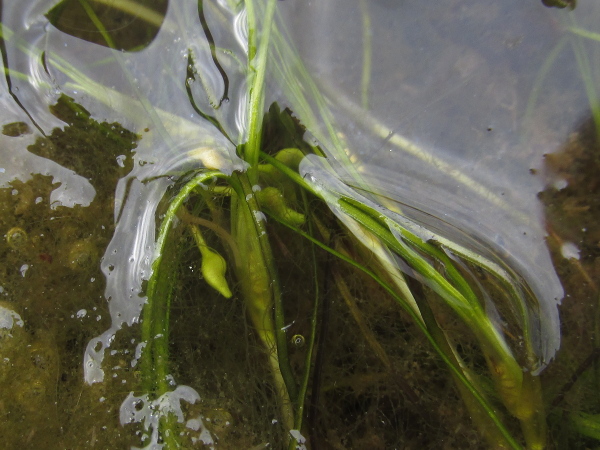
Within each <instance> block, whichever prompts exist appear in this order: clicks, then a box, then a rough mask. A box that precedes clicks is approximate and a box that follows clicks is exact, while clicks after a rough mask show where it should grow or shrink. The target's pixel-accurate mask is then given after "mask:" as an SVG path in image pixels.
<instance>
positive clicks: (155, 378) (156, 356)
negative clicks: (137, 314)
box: [140, 171, 224, 448]
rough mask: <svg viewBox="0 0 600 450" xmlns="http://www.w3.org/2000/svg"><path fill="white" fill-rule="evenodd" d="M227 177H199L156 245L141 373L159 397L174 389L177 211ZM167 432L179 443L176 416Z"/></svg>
mask: <svg viewBox="0 0 600 450" xmlns="http://www.w3.org/2000/svg"><path fill="white" fill-rule="evenodd" d="M223 176H224V175H223V174H222V173H220V172H216V171H206V172H203V173H201V174H199V175H197V176H195V177H194V178H193V179H192V180H191V181H189V182H188V183H187V184H186V185H185V186H184V187H183V188H182V189H181V190H180V191H179V193H178V194H177V195H176V196H175V197H174V198H173V200H172V201H171V203H170V204H169V208H168V209H167V212H166V213H165V217H164V219H163V221H162V223H161V226H160V229H159V233H158V239H157V241H156V244H155V250H154V254H155V257H154V261H153V262H152V275H151V276H150V279H149V280H148V287H147V290H146V296H147V300H146V303H145V305H144V308H143V311H142V342H143V344H144V349H143V351H142V354H141V361H140V370H141V374H142V385H143V387H144V390H145V392H147V393H149V394H150V395H153V396H154V397H155V398H158V397H160V396H161V395H162V394H164V393H165V392H167V391H169V390H170V386H169V382H168V375H169V345H168V343H169V312H170V302H171V296H172V294H173V288H174V285H175V283H176V277H175V270H176V264H174V262H175V261H176V252H177V250H178V248H177V245H175V242H176V241H173V240H172V239H169V238H168V236H169V232H170V231H171V228H172V225H173V221H174V220H175V217H176V214H177V210H178V209H179V208H180V207H181V205H182V204H183V202H184V201H185V199H186V198H187V197H188V195H189V194H190V193H191V192H192V191H193V190H194V189H195V188H196V187H197V186H199V185H200V184H202V183H203V182H205V181H206V180H209V179H211V178H214V177H223ZM163 427H164V428H163V430H164V433H163V434H164V435H165V439H167V441H169V442H170V441H172V440H176V439H177V436H178V433H176V432H175V429H174V427H175V422H174V418H173V417H165V418H164V420H163ZM169 448H177V443H176V442H170V444H169Z"/></svg>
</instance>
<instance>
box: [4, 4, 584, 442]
mask: <svg viewBox="0 0 600 450" xmlns="http://www.w3.org/2000/svg"><path fill="white" fill-rule="evenodd" d="M581 3H582V4H581V5H580V6H579V7H578V9H577V10H576V11H575V17H576V19H575V20H576V21H581V22H582V23H584V22H585V20H586V18H589V17H592V16H593V13H594V12H595V11H594V10H593V5H591V4H590V3H587V4H586V3H583V2H581ZM52 6H53V4H52V2H19V3H18V4H17V3H16V2H15V3H13V4H11V5H5V6H3V11H2V18H3V22H4V24H5V25H6V26H7V27H8V28H9V29H10V30H11V31H12V32H14V33H15V35H14V36H13V37H12V38H11V40H7V41H6V43H5V48H6V50H5V66H7V67H8V68H9V69H11V70H13V71H14V74H12V75H11V76H8V77H5V78H3V81H2V82H3V83H4V84H3V88H2V102H3V105H5V107H4V108H3V112H2V120H3V124H8V123H13V122H24V123H26V124H28V126H29V129H30V130H31V132H30V133H26V134H24V135H21V136H18V137H9V136H5V135H2V136H1V137H0V144H1V145H2V149H1V152H2V153H1V154H2V163H1V167H2V169H4V170H3V171H2V173H0V183H2V185H3V187H7V188H8V187H12V186H13V184H11V183H14V181H15V180H19V181H21V182H26V181H28V180H29V179H30V176H31V174H42V175H46V176H50V177H52V182H53V183H60V185H58V186H57V187H56V188H54V189H52V190H51V191H50V192H49V194H48V198H47V203H48V208H50V210H60V208H76V207H88V206H89V205H90V204H92V203H93V202H94V200H95V199H97V198H98V196H100V195H101V194H100V192H98V189H99V187H98V186H97V185H95V184H93V183H92V182H91V181H90V177H89V176H87V177H86V176H82V175H80V174H79V173H78V168H77V167H75V166H70V165H69V164H67V163H62V164H61V163H59V162H57V161H56V160H53V159H52V158H47V157H43V156H38V155H37V154H34V153H33V152H31V151H29V150H28V146H29V145H31V144H33V143H34V141H35V140H36V138H37V137H39V136H42V135H50V133H51V132H52V130H53V129H54V128H56V127H58V128H62V127H64V122H63V121H61V120H59V119H58V118H57V117H56V116H55V115H53V114H51V113H50V111H49V110H48V106H49V105H51V104H54V103H55V102H56V101H57V99H58V98H59V96H60V95H61V94H66V95H68V96H70V97H72V98H74V99H75V101H76V102H77V103H78V104H80V105H82V106H83V107H84V108H86V109H87V110H88V111H89V112H90V113H91V117H92V118H94V119H96V120H98V121H99V122H102V121H107V122H109V123H112V122H119V123H120V124H122V125H123V126H124V127H125V128H127V129H129V130H131V131H132V132H133V133H135V134H137V135H138V136H140V137H141V138H140V139H138V140H137V142H136V148H135V150H134V151H133V152H132V153H131V154H128V153H127V154H125V153H124V154H122V155H121V154H119V155H112V156H111V158H113V159H112V160H111V161H110V164H113V165H115V164H116V165H118V166H120V165H121V163H122V161H124V160H130V161H131V165H128V166H127V170H126V171H124V172H126V173H123V174H121V176H119V177H118V178H117V179H116V181H115V183H114V184H113V185H110V184H109V183H107V184H106V185H103V186H102V188H103V189H104V194H102V195H111V194H114V201H112V202H111V201H107V202H104V203H103V205H102V206H103V208H104V209H105V210H106V209H107V210H108V211H109V212H110V216H112V220H113V221H114V225H112V226H111V231H110V237H109V240H108V241H107V242H106V243H105V246H104V247H102V246H100V245H98V246H99V248H100V251H101V254H102V259H101V262H100V264H99V269H100V270H101V273H95V274H94V275H95V276H93V277H90V278H89V279H88V281H86V282H85V283H89V284H90V285H91V284H93V283H96V285H95V286H97V285H98V284H99V283H98V281H97V280H99V279H100V277H101V278H102V280H103V283H104V287H103V289H96V290H94V291H93V292H95V294H94V295H95V296H96V297H98V296H100V297H101V298H102V299H101V301H100V302H99V303H98V306H97V307H99V308H100V309H101V311H102V312H101V313H100V312H99V313H98V314H97V315H95V316H94V317H97V318H98V320H97V322H99V323H100V324H102V325H104V328H101V327H100V326H96V327H95V329H94V332H95V333H96V334H94V336H93V337H92V336H88V337H89V339H87V340H86V342H85V343H84V346H85V348H86V350H85V352H83V351H82V352H81V353H80V357H81V360H80V361H79V362H80V363H81V365H82V367H84V370H83V374H82V378H83V379H85V381H86V382H87V383H89V384H93V383H100V384H102V383H101V382H104V381H105V380H106V378H109V375H110V377H114V376H115V374H116V373H118V371H117V370H114V369H111V367H114V366H107V365H106V361H105V360H104V359H105V356H106V354H107V352H119V354H122V355H123V359H124V360H125V365H126V366H127V365H128V366H130V367H134V366H135V364H134V363H135V361H136V358H137V357H138V356H136V349H139V347H138V344H139V342H137V341H135V338H133V340H132V341H130V342H129V344H128V346H127V349H126V350H125V346H124V344H123V340H124V339H125V338H124V337H120V336H119V333H123V335H129V333H130V332H131V331H130V330H128V328H130V327H132V326H135V324H136V323H138V322H139V316H140V312H141V308H142V306H143V303H144V297H143V292H144V282H145V280H147V279H148V277H149V274H150V264H151V262H152V260H153V256H154V241H155V238H156V211H157V208H158V205H159V202H160V200H161V199H162V197H163V195H164V193H165V191H166V190H167V188H168V187H169V186H171V185H173V183H174V179H173V178H169V177H167V176H168V175H171V174H178V173H181V172H182V171H185V169H188V168H192V167H193V166H194V165H197V164H198V161H194V160H192V161H190V155H189V152H190V151H192V150H195V149H198V148H204V147H214V148H217V149H219V151H220V154H221V156H222V158H223V161H224V162H222V163H221V168H222V169H223V170H224V171H233V170H234V169H237V168H242V167H243V166H244V164H243V162H242V161H240V160H239V159H238V158H237V157H236V156H235V145H236V144H238V143H239V142H242V141H243V140H244V133H245V130H244V125H243V124H244V114H245V107H244V105H245V102H246V98H245V90H246V86H245V76H244V74H243V73H242V72H241V70H239V68H238V67H236V64H237V63H236V60H235V58H236V57H237V58H239V59H243V57H244V56H243V55H244V51H245V48H244V45H243V35H244V32H243V29H242V27H240V26H239V23H240V20H241V19H240V17H243V16H241V15H240V13H235V12H231V11H229V10H228V9H227V8H226V7H225V5H220V6H218V7H216V8H214V9H211V10H209V11H208V12H207V14H208V19H209V20H210V21H211V23H212V24H216V25H215V26H213V27H211V31H212V33H213V37H214V39H215V41H216V42H217V45H218V46H220V47H223V48H228V49H232V52H231V53H230V54H226V55H228V56H225V57H224V58H223V59H221V60H222V61H225V62H224V63H223V64H225V68H226V69H227V75H228V77H227V80H225V79H224V78H223V76H222V73H221V72H220V71H219V68H218V67H217V66H216V65H215V63H214V59H213V57H212V54H211V50H210V48H209V46H208V45H207V43H206V38H205V34H204V32H203V29H202V24H201V23H200V19H199V17H198V13H197V6H196V4H194V3H193V2H188V3H184V2H178V3H177V4H174V2H172V4H170V5H169V8H168V9H167V14H166V17H165V19H164V25H163V26H162V27H161V29H160V30H159V32H158V34H157V35H156V37H155V38H154V39H153V40H152V41H151V42H150V43H148V45H147V46H146V47H145V48H143V49H142V50H140V51H138V52H135V53H131V52H129V53H119V54H118V56H117V57H116V58H115V54H114V52H113V51H111V50H110V49H107V48H105V47H101V46H98V45H97V44H93V43H91V42H88V41H84V40H81V39H79V38H77V37H74V36H71V35H69V34H67V33H65V32H63V31H60V30H58V29H56V28H55V27H53V26H52V25H51V24H49V23H48V20H47V19H46V18H45V17H44V16H43V14H44V13H46V12H47V11H48V10H50V8H51V7H52ZM279 8H280V10H281V13H282V15H283V19H282V22H283V23H285V24H286V25H287V26H288V27H289V28H290V30H291V36H292V40H293V41H294V42H296V43H297V46H298V48H299V51H300V54H301V55H302V56H303V58H304V60H305V61H306V63H307V65H308V67H309V68H310V73H311V74H312V75H313V76H314V77H315V79H316V81H317V85H318V86H319V87H321V88H322V89H323V92H325V95H326V96H327V98H328V101H329V102H331V104H332V107H333V109H334V111H335V119H336V122H337V124H338V125H339V126H340V127H341V129H342V130H343V133H344V138H345V141H344V144H345V145H346V146H347V148H348V152H349V154H350V155H351V157H353V158H356V159H355V161H356V167H358V168H359V170H360V173H361V174H362V175H363V176H364V178H365V180H366V181H367V184H368V185H369V186H370V187H371V188H373V189H374V190H375V191H376V198H379V199H380V200H381V201H382V202H388V201H389V202H390V203H389V204H391V205H397V206H399V207H400V208H401V209H402V210H403V211H404V212H406V213H408V214H409V215H412V216H414V217H415V218H416V219H417V220H419V221H421V222H423V223H424V224H426V225H428V226H430V227H432V228H433V229H435V230H440V232H441V233H442V234H444V235H447V236H450V237H452V238H453V239H456V240H458V241H459V242H461V243H463V244H464V245H467V246H471V247H473V248H475V249H477V250H480V251H483V252H487V253H488V254H494V255H496V257H497V258H499V259H500V260H502V261H504V262H506V263H508V264H509V265H510V266H512V268H513V269H514V270H516V271H517V272H518V273H519V275H520V276H521V277H523V279H524V280H525V282H526V283H527V284H528V285H529V286H530V287H531V288H532V290H533V291H534V293H535V295H536V297H537V299H538V301H539V305H540V306H539V308H540V312H539V317H540V318H541V319H540V321H541V324H540V331H539V335H538V336H537V339H538V342H537V345H538V346H539V355H540V358H541V360H542V366H544V365H545V364H546V363H547V362H548V361H550V359H551V358H552V357H553V355H554V352H555V350H556V349H557V348H558V346H559V337H560V335H559V330H558V326H559V320H558V312H557V311H558V310H557V308H556V303H557V302H558V301H559V300H560V299H561V297H562V287H561V284H560V282H559V280H558V278H557V276H556V275H555V271H554V267H553V265H552V263H551V261H550V257H549V253H548V250H547V249H546V246H545V241H544V240H545V236H546V231H545V224H544V219H543V214H542V206H541V204H540V203H539V202H538V200H537V194H538V192H540V191H541V190H542V188H543V187H544V185H545V183H546V182H547V181H546V178H545V177H543V176H541V174H540V172H541V171H542V169H543V155H544V154H546V153H552V152H554V151H555V150H557V149H558V148H559V147H560V145H562V143H563V142H564V141H565V139H566V136H567V135H568V133H570V132H571V131H572V130H573V129H575V128H576V126H577V124H578V123H579V122H580V121H581V120H582V118H583V117H586V116H587V115H588V114H589V113H588V111H589V102H588V100H587V98H586V95H585V89H584V86H582V83H581V81H580V80H579V79H578V77H577V70H576V69H574V68H573V67H574V66H575V65H576V61H574V59H573V55H572V53H570V52H569V50H568V49H567V48H565V50H564V51H562V52H559V56H558V57H557V60H556V62H555V64H554V65H552V66H551V67H550V69H549V72H548V75H547V76H546V78H544V79H541V78H540V77H541V76H540V73H541V70H542V68H543V67H544V65H545V64H546V62H547V61H548V59H547V58H548V55H550V54H552V51H553V49H555V48H556V45H558V43H559V42H560V38H561V36H563V35H564V26H565V25H564V24H565V23H568V22H567V19H566V17H567V14H568V13H566V12H564V11H556V10H548V9H546V8H544V7H543V6H542V5H541V4H537V2H529V3H527V5H525V6H521V3H518V4H517V2H514V4H510V3H506V4H505V5H502V6H499V5H498V2H492V1H489V2H482V1H477V2H449V3H448V4H445V5H444V6H442V7H440V6H439V5H436V6H435V7H428V6H423V5H422V4H421V3H418V2H403V3H402V4H397V3H392V2H386V1H379V2H373V3H371V4H369V7H368V11H369V14H370V17H371V31H370V36H371V42H372V54H371V67H372V70H371V74H370V77H371V83H370V87H369V89H368V98H367V99H368V108H366V109H365V110H363V109H361V107H360V106H359V105H360V104H361V102H362V94H361V77H362V76H364V75H362V74H363V72H362V62H363V53H362V51H361V50H360V49H361V48H362V42H363V35H362V33H361V32H360V30H361V29H362V26H363V23H362V19H361V16H360V14H359V13H360V5H359V4H358V3H357V4H356V5H354V6H353V7H347V6H346V5H344V4H342V2H339V1H338V2H336V1H330V2H299V1H296V2H294V1H285V2H281V3H280V4H279ZM503 8H506V9H503ZM219 20H222V22H219ZM568 20H570V19H568ZM507 24H508V25H507ZM584 25H585V26H588V25H589V24H587V23H584ZM590 31H594V30H593V29H590ZM5 36H6V34H5ZM240 42H241V44H240ZM585 45H587V44H585ZM190 52H191V53H190ZM190 54H191V55H192V56H193V60H194V62H195V64H196V72H197V76H196V79H195V81H192V82H190V86H191V88H190V91H191V93H192V96H193V98H194V100H195V101H196V102H197V105H198V107H199V109H200V110H202V111H206V110H212V109H211V105H212V106H214V105H215V104H216V103H217V100H218V99H221V98H223V97H224V96H225V91H227V97H228V101H225V102H224V103H222V105H221V107H220V108H219V109H218V110H214V114H215V116H217V117H218V120H219V121H220V123H221V124H222V126H223V128H224V130H225V132H226V134H227V135H228V136H229V138H230V140H228V139H227V138H226V137H224V135H223V133H222V132H221V131H219V130H217V129H216V127H214V126H213V125H212V124H211V123H210V122H209V121H208V120H206V119H205V118H202V117H200V115H199V114H198V112H197V111H196V110H195V109H194V107H193V105H192V104H191V103H190V100H189V97H188V93H187V92H186V90H185V80H186V79H188V78H189V77H190V71H189V69H188V63H189V62H190V59H189V56H190ZM229 55H230V56H229ZM69 64H71V65H73V66H75V67H77V69H78V70H79V71H80V74H79V75H78V76H77V77H69V76H66V75H65V73H64V71H65V68H67V67H68V65H69ZM565 68H566V70H565ZM17 73H21V74H24V75H26V77H25V78H24V77H20V76H17V75H16V74H17ZM126 73H128V74H129V75H125V74H126ZM85 77H88V78H85ZM276 80H277V76H276V75H275V76H273V79H272V80H271V85H270V86H271V89H272V90H271V91H269V93H268V99H269V100H278V101H280V102H281V103H282V104H283V105H289V106H290V108H291V109H292V111H294V112H295V113H296V114H297V115H298V117H299V118H300V120H301V121H303V122H304V123H306V125H307V126H308V128H309V129H310V130H311V131H312V134H313V135H314V136H315V138H317V139H318V140H319V143H320V144H321V145H322V146H323V148H324V149H325V151H329V152H331V153H332V154H333V147H334V146H335V145H334V144H333V143H332V142H331V138H330V137H327V134H326V133H324V132H323V131H322V130H320V129H319V127H318V125H316V124H315V123H314V121H312V120H311V119H310V117H304V116H303V112H302V109H301V108H300V107H299V105H296V104H295V103H294V99H293V98H288V97H286V96H285V95H284V94H283V93H282V92H281V91H280V88H278V87H277V85H276V84H275V83H276ZM538 80H541V81H538ZM9 83H10V85H9ZM201 83H205V85H206V86H208V87H209V89H210V90H212V91H213V92H214V95H212V96H207V95H206V94H205V93H204V90H203V89H202V88H201V86H200V84H201ZM226 86H227V88H226ZM558 87H560V89H557V88H558ZM536 88H538V89H541V92H543V94H541V95H540V96H539V97H537V99H533V100H532V92H534V91H535V89H536ZM268 103H269V101H267V104H268ZM557 105H560V107H557ZM565 111H566V112H567V113H565ZM374 129H375V132H374ZM401 138H402V139H401ZM407 142H408V144H407ZM38 153H39V152H38ZM54 159H56V158H54ZM531 169H535V170H537V171H538V172H537V175H532V173H531ZM342 177H343V176H342ZM40 198H42V196H40ZM43 198H44V205H45V204H46V199H45V197H43ZM34 204H35V198H34ZM13 211H14V210H13ZM60 211H61V212H62V211H63V210H60ZM21 215H22V214H21ZM56 215H57V216H58V214H56ZM14 216H15V219H18V216H19V214H14ZM9 222H10V220H7V222H6V226H7V227H9V226H12V225H13V224H10V223H9ZM106 226H107V227H108V224H107V225H106ZM113 227H114V228H113ZM81 238H82V239H84V240H85V239H87V236H82V237H81ZM58 259H60V258H57V260H58ZM27 263H28V262H27V261H21V262H20V263H19V264H27ZM36 264H39V263H36ZM29 265H31V263H30V262H29ZM34 266H35V265H34ZM21 267H23V266H22V265H20V266H19V268H21ZM97 269H98V268H97ZM96 272H97V271H96ZM24 273H25V274H26V273H27V272H26V271H25V272H24ZM22 278H26V277H25V276H22ZM92 278H94V281H93V282H92V281H89V280H91V279H92ZM78 282H79V283H82V281H81V280H79V281H78ZM15 291H18V289H15ZM3 294H4V295H5V296H7V298H8V299H9V300H10V301H12V302H16V303H18V302H19V300H18V299H15V298H12V297H11V292H10V288H9V287H7V288H5V290H4V292H3ZM72 301H73V305H72V309H73V311H72V312H73V313H75V312H78V311H82V310H84V309H85V310H86V311H87V310H88V309H90V307H88V306H86V307H85V308H84V307H83V306H81V305H80V306H81V307H79V306H77V303H78V300H77V299H76V298H74V299H73V300H72ZM30 307H31V306H28V308H30ZM17 309H18V308H17ZM534 310H535V311H536V312H537V307H534ZM81 314H83V313H81ZM73 315H74V314H73ZM86 315H87V314H86ZM66 317H67V320H71V319H72V320H75V319H73V318H71V317H70V316H69V315H68V314H67V315H66ZM75 317H77V319H80V317H78V316H75ZM55 332H56V333H59V331H58V330H55ZM115 339H116V340H117V341H118V342H120V344H119V345H120V346H119V345H116V344H114V342H115ZM78 344H79V345H80V346H81V345H82V342H79V343H78ZM81 355H83V356H81ZM113 356H114V355H113ZM124 380H127V382H128V383H129V382H131V380H130V379H128V378H124ZM186 392H187V391H186ZM187 394H189V392H188V393H187ZM183 397H186V398H189V399H191V398H192V397H193V395H191V394H190V395H183ZM125 398H126V395H123V396H122V401H124V400H125ZM116 402H117V403H118V402H119V401H118V400H116ZM140 420H141V419H140ZM199 434H200V433H199Z"/></svg>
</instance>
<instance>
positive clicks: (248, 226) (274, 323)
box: [231, 172, 297, 430]
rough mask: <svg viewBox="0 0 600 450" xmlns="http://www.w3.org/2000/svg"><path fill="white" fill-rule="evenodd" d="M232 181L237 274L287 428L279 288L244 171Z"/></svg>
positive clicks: (293, 392) (292, 386)
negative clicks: (267, 357)
mask: <svg viewBox="0 0 600 450" xmlns="http://www.w3.org/2000/svg"><path fill="white" fill-rule="evenodd" d="M231 185H232V186H233V188H234V189H235V191H236V194H237V195H236V196H235V197H232V210H231V211H232V235H233V236H234V239H235V240H236V242H237V245H238V250H239V254H240V261H239V263H238V264H236V271H237V276H238V279H239V281H240V287H241V290H242V294H243V296H244V300H245V303H246V308H247V311H248V315H249V316H250V319H251V320H252V322H253V324H254V327H255V328H256V331H257V333H258V335H259V337H260V339H261V341H262V342H263V345H264V346H265V349H266V350H267V354H268V356H269V362H270V364H271V372H272V374H273V377H274V381H275V385H276V388H277V391H278V392H277V393H278V396H279V399H280V402H281V408H282V415H283V419H284V424H285V426H286V427H287V429H288V430H289V429H292V427H293V424H294V419H293V409H292V407H291V402H292V401H294V400H295V399H296V396H297V386H296V382H295V380H294V377H293V374H292V370H291V368H290V364H289V359H288V354H287V339H286V335H285V319H284V317H283V307H282V303H281V302H282V300H281V290H280V287H279V280H278V276H277V271H276V269H275V265H274V262H273V256H272V252H271V247H270V244H269V241H268V234H267V231H266V229H265V223H264V218H265V217H264V214H263V213H262V211H261V210H260V207H259V205H258V203H257V201H256V197H255V196H254V192H253V191H252V187H251V185H250V182H249V180H248V178H247V176H246V174H245V173H237V172H236V173H235V174H234V175H233V176H232V177H231ZM273 312H274V318H273Z"/></svg>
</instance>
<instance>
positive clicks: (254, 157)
mask: <svg viewBox="0 0 600 450" xmlns="http://www.w3.org/2000/svg"><path fill="white" fill-rule="evenodd" d="M254 1H255V0H247V1H246V5H247V8H248V11H249V18H250V11H254V6H253V2H254ZM276 5H277V0H267V8H266V11H265V14H264V18H263V22H262V23H263V27H262V29H261V36H260V45H259V47H258V50H257V52H256V55H255V56H254V54H253V51H252V45H251V43H250V45H249V50H248V66H249V67H248V69H249V70H248V75H249V82H248V85H249V103H248V129H247V132H248V139H247V141H246V143H245V145H244V160H246V162H248V163H249V164H250V169H249V170H248V176H249V178H250V181H251V182H252V183H255V182H256V180H257V178H258V173H257V170H258V157H259V153H260V145H261V132H262V116H263V107H264V101H265V92H264V89H265V76H266V72H267V56H268V52H269V44H270V39H271V29H272V25H273V15H274V14H275V6H276ZM254 20H255V17H254ZM249 22H250V20H249ZM255 26H256V23H252V22H250V23H249V24H248V28H249V32H255V30H253V28H254V27H255Z"/></svg>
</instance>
